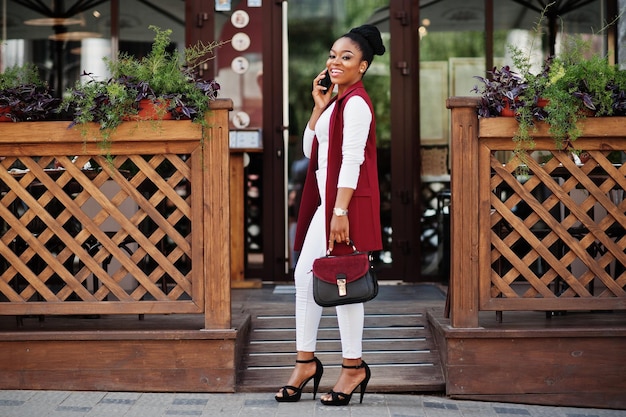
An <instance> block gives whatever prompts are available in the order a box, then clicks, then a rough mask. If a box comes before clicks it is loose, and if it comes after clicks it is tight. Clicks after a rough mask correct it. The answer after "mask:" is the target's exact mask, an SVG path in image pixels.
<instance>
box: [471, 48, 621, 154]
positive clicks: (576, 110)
mask: <svg viewBox="0 0 626 417" xmlns="http://www.w3.org/2000/svg"><path fill="white" fill-rule="evenodd" d="M509 49H510V50H511V52H512V60H513V63H514V66H515V67H516V68H519V73H516V72H513V71H511V69H510V67H509V66H504V67H502V69H500V70H498V69H494V70H492V71H490V74H491V75H492V79H491V80H486V79H483V78H482V77H476V78H478V79H480V80H481V81H483V84H484V87H483V88H482V89H479V88H478V87H475V88H474V89H473V91H476V92H478V93H480V94H481V101H480V103H479V105H478V108H477V112H478V114H479V116H481V117H494V116H498V115H500V114H498V113H499V110H501V108H502V107H504V105H503V104H502V103H504V102H505V101H509V102H510V101H511V98H514V102H513V104H512V105H511V107H512V109H513V110H514V112H515V117H516V119H517V120H518V130H517V132H516V134H515V136H514V137H513V140H514V141H515V142H516V144H517V145H516V150H515V153H516V154H518V155H522V154H523V153H524V152H525V151H526V150H528V149H533V147H534V142H533V139H532V136H533V131H534V128H535V122H536V121H544V122H546V123H547V124H548V125H549V132H550V134H551V136H552V137H553V139H554V141H555V143H556V146H557V148H558V149H564V148H568V147H570V146H571V145H572V143H573V142H574V141H575V140H576V139H577V138H578V137H579V136H580V126H579V122H581V121H583V120H584V119H585V118H586V117H589V116H597V117H600V116H611V115H614V114H626V92H625V91H626V72H624V71H620V70H618V69H617V68H616V67H615V66H613V65H611V64H610V63H609V61H608V59H607V58H606V57H602V56H598V55H593V54H591V55H589V52H588V51H589V50H590V47H589V44H588V43H586V42H584V41H582V40H580V39H577V38H574V37H569V38H568V37H565V41H564V50H563V52H562V53H561V54H560V55H558V56H551V57H548V58H547V59H546V60H545V61H544V63H543V65H542V67H541V70H540V71H539V72H538V73H536V74H535V73H532V72H531V71H530V65H529V59H528V57H529V53H528V52H524V51H522V50H521V49H519V48H517V47H515V46H510V47H509Z"/></svg>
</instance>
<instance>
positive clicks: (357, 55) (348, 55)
mask: <svg viewBox="0 0 626 417" xmlns="http://www.w3.org/2000/svg"><path fill="white" fill-rule="evenodd" d="M326 68H327V69H328V73H329V74H330V79H331V81H332V82H333V84H337V85H338V86H339V88H340V89H341V88H342V87H348V86H351V85H352V84H354V83H356V82H358V81H360V80H361V77H362V76H363V73H364V72H365V70H366V69H367V62H366V61H363V54H362V53H361V50H360V49H359V47H358V45H357V44H356V43H355V42H354V41H353V40H352V39H349V38H339V39H337V40H336V41H335V43H334V44H333V47H332V48H331V49H330V54H329V55H328V60H327V61H326Z"/></svg>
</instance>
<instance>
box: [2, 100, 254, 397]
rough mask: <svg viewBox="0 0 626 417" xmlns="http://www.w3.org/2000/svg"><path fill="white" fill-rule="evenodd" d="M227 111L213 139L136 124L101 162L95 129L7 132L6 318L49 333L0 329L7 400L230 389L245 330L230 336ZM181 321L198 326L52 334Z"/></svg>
mask: <svg viewBox="0 0 626 417" xmlns="http://www.w3.org/2000/svg"><path fill="white" fill-rule="evenodd" d="M231 107H232V103H231V101H230V100H217V101H215V102H212V111H211V112H210V114H209V115H208V116H207V121H208V127H207V128H206V130H203V128H202V126H201V125H199V124H197V123H192V122H190V121H162V122H126V123H124V124H123V125H121V126H120V127H119V128H118V129H117V130H116V132H115V133H114V134H113V135H112V137H111V141H110V144H109V147H108V148H107V149H104V150H103V148H102V147H101V146H100V145H99V144H98V143H96V142H97V141H96V139H94V138H97V137H99V133H98V131H97V127H96V126H93V127H92V128H91V131H90V132H89V133H88V135H87V137H86V138H85V137H84V136H82V135H81V134H80V132H79V130H78V129H77V128H73V129H68V124H69V123H68V122H29V123H1V124H0V155H2V156H3V159H2V160H1V161H0V165H2V167H1V169H0V219H1V222H2V228H1V232H0V276H1V277H2V278H1V279H0V316H9V315H10V316H16V317H17V318H18V320H17V323H18V324H21V323H23V321H24V318H23V317H24V316H26V317H32V316H40V317H42V319H43V322H42V325H41V331H36V330H33V331H26V328H28V327H29V326H28V325H27V326H25V327H23V328H17V329H14V330H15V331H11V327H10V326H3V327H2V330H3V331H4V333H3V334H2V335H1V337H0V338H1V339H2V342H0V352H1V353H0V354H1V355H2V357H4V358H10V360H6V361H3V365H0V388H19V389H25V388H33V389H37V388H55V389H115V390H126V389H128V390H144V389H150V390H157V391H158V390H172V389H174V390H175V389H181V390H187V391H198V390H199V391H211V390H216V391H230V390H233V389H234V386H235V370H236V358H237V356H236V355H235V353H236V352H235V351H236V343H237V339H238V338H241V337H244V335H243V334H241V333H240V332H241V330H242V329H244V330H245V329H246V326H247V325H246V319H245V318H244V319H243V321H241V322H240V323H236V325H235V326H233V323H231V321H232V320H231V305H230V230H229V225H230V209H229V176H230V169H229V147H228V139H229V138H228V112H229V110H230V109H231ZM104 154H110V159H109V160H107V159H106V158H105V157H104V156H103V155H104ZM174 313H175V314H186V315H189V314H192V315H195V316H196V317H200V318H201V322H200V323H199V325H197V328H196V329H195V330H193V329H181V330H180V331H179V330H176V327H175V326H174V327H173V328H172V327H171V325H170V327H167V326H166V327H162V328H158V329H157V330H156V331H155V330H154V329H152V330H143V329H142V328H141V325H137V323H133V324H132V326H130V327H131V328H132V330H125V329H124V327H125V326H128V325H119V326H118V325H116V326H109V327H107V328H105V326H104V325H103V326H102V327H101V328H99V327H98V326H88V330H84V331H83V330H81V328H80V326H58V325H57V322H56V321H55V320H51V319H49V320H48V324H47V323H46V320H45V317H46V316H66V315H67V316H71V317H77V316H78V317H100V318H101V319H102V320H103V323H104V320H106V318H107V317H117V316H120V317H122V315H124V317H128V316H129V315H130V316H132V317H133V320H134V321H137V320H138V319H140V318H144V317H145V316H146V315H152V314H167V315H169V314H174ZM149 317H150V316H149ZM239 319H240V318H238V320H239ZM69 320H70V321H71V319H69ZM146 321H148V320H146ZM4 322H6V319H5V320H4ZM74 323H78V321H75V322H74ZM140 323H141V322H140ZM120 326H121V327H120ZM61 328H62V329H63V330H59V329H61ZM209 358H210V359H211V360H208V359H209ZM79 374H80V376H79V377H78V378H76V377H74V375H79ZM172 380H176V381H177V386H176V387H172ZM218 381H219V382H218Z"/></svg>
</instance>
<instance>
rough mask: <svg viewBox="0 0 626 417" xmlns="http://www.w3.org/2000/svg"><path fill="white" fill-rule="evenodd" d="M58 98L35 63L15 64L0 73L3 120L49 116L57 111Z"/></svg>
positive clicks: (18, 120) (22, 119)
mask: <svg viewBox="0 0 626 417" xmlns="http://www.w3.org/2000/svg"><path fill="white" fill-rule="evenodd" d="M59 101H60V100H59V99H57V98H55V97H53V96H52V94H51V92H50V90H49V88H48V85H47V84H46V83H45V82H43V81H42V80H41V78H40V77H39V71H38V70H37V67H36V66H35V65H32V64H26V65H16V66H12V67H9V68H7V69H6V70H5V71H4V72H3V73H2V74H0V120H1V121H13V122H22V121H31V120H42V119H46V118H48V117H50V116H51V115H53V114H54V113H55V110H56V108H57V106H58V105H59Z"/></svg>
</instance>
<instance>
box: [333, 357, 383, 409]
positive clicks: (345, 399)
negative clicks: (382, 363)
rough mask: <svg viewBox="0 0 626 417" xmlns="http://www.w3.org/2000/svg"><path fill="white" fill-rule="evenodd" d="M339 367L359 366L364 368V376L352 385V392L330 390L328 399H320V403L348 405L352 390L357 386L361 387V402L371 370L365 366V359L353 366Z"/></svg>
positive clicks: (343, 366)
mask: <svg viewBox="0 0 626 417" xmlns="http://www.w3.org/2000/svg"><path fill="white" fill-rule="evenodd" d="M341 367H342V368H345V369H361V368H365V378H363V380H362V381H361V382H359V385H357V386H356V387H354V389H353V390H352V392H351V393H350V394H346V393H344V392H335V391H333V390H331V391H330V392H329V393H328V394H330V396H331V398H330V400H324V399H322V404H324V405H337V406H339V405H348V404H350V400H351V399H352V394H354V391H356V389H357V388H358V387H359V386H360V387H361V399H360V401H359V403H362V402H363V396H364V395H365V390H366V389H367V384H368V383H369V382H370V377H371V376H372V372H371V371H370V367H369V366H367V364H366V363H365V361H361V364H360V365H355V366H347V365H341Z"/></svg>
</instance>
